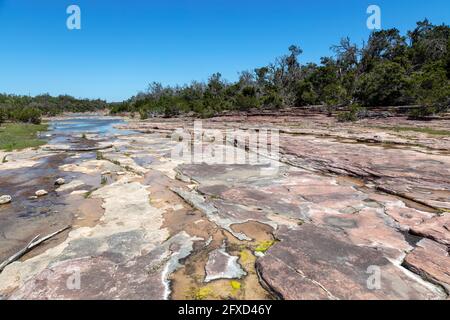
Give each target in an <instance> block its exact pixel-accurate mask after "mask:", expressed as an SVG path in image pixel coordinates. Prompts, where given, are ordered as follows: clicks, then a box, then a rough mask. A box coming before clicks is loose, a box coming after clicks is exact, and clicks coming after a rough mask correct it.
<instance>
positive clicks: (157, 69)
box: [0, 0, 450, 101]
mask: <svg viewBox="0 0 450 320" xmlns="http://www.w3.org/2000/svg"><path fill="white" fill-rule="evenodd" d="M71 4H76V5H79V6H80V8H81V24H82V28H81V30H68V29H67V27H66V19H67V17H68V14H67V13H66V8H67V7H68V6H69V5H71ZM370 4H377V5H379V6H380V7H381V10H382V27H383V28H390V27H397V28H398V29H400V30H401V31H402V32H405V31H406V30H408V29H411V28H414V26H415V22H416V21H418V20H421V19H423V18H425V17H427V18H428V19H430V20H431V21H432V22H433V23H435V24H440V23H443V22H445V23H447V24H448V23H449V22H450V1H448V0H427V1H423V0H373V1H366V0H335V1H331V0H313V1H312V0H207V1H206V0H164V1H163V0H159V1H152V0H148V1H133V0H128V1H114V0H109V1H106V0H71V1H65V0H28V1H24V0H0V39H1V40H0V92H6V93H15V94H31V95H36V94H39V93H46V92H48V93H50V94H52V95H58V94H71V95H74V96H76V97H88V98H102V99H107V100H108V101H119V100H122V99H126V98H128V97H130V96H132V95H134V94H136V93H137V92H138V91H139V90H144V89H145V88H146V86H147V84H148V83H150V82H152V81H160V82H162V83H163V84H177V83H179V84H183V83H187V82H190V81H191V80H206V79H207V78H208V76H209V75H210V74H211V73H213V72H221V73H222V75H223V76H224V77H225V78H227V79H229V80H234V79H236V78H237V73H238V71H242V70H246V69H253V68H255V67H259V66H262V65H266V64H267V63H269V62H271V61H273V60H274V58H275V57H277V56H280V55H282V54H284V53H285V52H286V51H287V47H288V46H289V45H290V44H298V45H300V46H301V47H302V48H303V50H304V54H303V55H302V56H301V61H303V62H307V61H314V62H318V61H319V59H320V57H322V56H326V55H329V54H330V50H329V48H330V46H331V45H332V44H336V43H338V42H339V39H340V38H341V37H343V36H350V37H351V39H352V40H353V41H355V42H357V43H361V42H362V41H363V40H364V39H367V36H368V34H369V32H370V31H369V30H368V29H367V28H366V20H367V17H368V15H367V14H366V9H367V7H368V6H369V5H370Z"/></svg>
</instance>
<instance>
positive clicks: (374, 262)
mask: <svg viewBox="0 0 450 320" xmlns="http://www.w3.org/2000/svg"><path fill="white" fill-rule="evenodd" d="M275 235H276V237H277V238H278V239H280V242H278V243H277V244H275V245H274V246H273V247H272V248H270V249H269V251H268V252H267V254H266V255H265V256H264V257H262V258H260V259H258V260H257V269H258V270H259V273H260V276H261V278H262V280H263V281H264V282H265V283H266V284H267V285H268V286H269V287H270V288H272V290H274V291H275V292H277V293H278V294H279V295H280V296H281V297H282V298H284V299H442V298H445V297H446V294H445V293H444V292H443V291H442V290H441V289H440V288H439V287H436V286H433V285H431V284H430V283H427V282H424V281H421V280H420V279H418V277H417V276H415V275H413V274H412V273H411V274H409V273H408V271H406V270H402V268H401V267H399V266H397V265H395V264H393V263H391V262H390V261H389V260H388V259H386V258H385V257H384V256H383V254H382V253H381V252H379V251H377V250H376V249H372V248H367V247H361V246H356V245H354V244H352V243H351V242H349V241H348V240H347V239H345V237H343V236H342V235H340V234H337V233H335V232H332V231H330V230H328V229H327V228H323V227H317V226H314V225H312V224H304V225H302V226H300V227H299V228H298V229H297V230H292V229H288V228H286V227H282V228H280V229H279V230H278V231H277V232H276V233H275ZM378 276H379V279H377V278H376V277H378Z"/></svg>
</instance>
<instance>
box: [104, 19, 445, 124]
mask: <svg viewBox="0 0 450 320" xmlns="http://www.w3.org/2000/svg"><path fill="white" fill-rule="evenodd" d="M449 37H450V27H449V26H448V25H445V24H442V25H433V24H432V23H430V22H429V21H428V20H424V21H420V22H418V23H417V26H416V28H415V29H414V30H412V31H408V32H407V34H406V35H402V34H401V33H400V31H399V30H397V29H388V30H380V31H375V32H373V33H372V34H371V35H370V37H369V39H368V40H367V42H366V43H364V44H363V45H362V46H358V45H356V44H355V43H353V42H352V41H351V40H350V39H349V38H343V39H342V40H341V41H340V43H339V44H337V45H334V46H332V47H331V50H332V52H333V55H332V56H329V57H323V58H321V62H320V64H316V63H303V64H302V63H300V60H301V59H300V58H301V54H302V53H303V50H302V48H300V47H299V46H297V45H292V46H290V47H289V51H288V53H287V54H286V55H284V56H281V57H279V58H277V59H276V60H275V61H274V62H273V63H270V64H269V65H267V66H263V67H260V68H256V69H254V70H250V71H243V72H241V73H240V75H239V79H238V80H237V81H235V82H228V81H226V80H224V79H223V78H222V76H221V74H220V73H215V74H213V75H211V76H210V77H209V79H208V81H207V82H206V83H204V82H196V81H194V82H192V83H191V84H188V85H184V86H163V85H162V84H160V83H157V82H154V83H152V84H150V85H149V87H148V89H147V90H146V91H145V92H141V93H139V94H137V95H136V96H134V97H132V98H130V99H129V100H127V101H124V102H123V103H120V104H115V105H114V106H113V107H112V108H111V112H112V113H120V112H138V113H139V114H140V116H141V118H147V117H149V116H152V115H161V114H163V115H165V116H167V117H171V116H175V115H177V114H180V113H186V112H194V113H196V114H197V115H200V116H202V117H210V116H212V115H214V114H217V113H220V112H222V111H225V110H242V111H247V110H250V109H253V108H274V109H278V108H284V107H301V106H309V105H322V106H324V108H326V110H328V111H329V112H330V113H331V112H332V111H333V110H334V109H335V108H337V107H347V108H348V110H349V111H348V112H346V113H343V114H341V115H340V116H341V118H342V119H344V120H345V119H347V120H354V119H355V118H357V117H358V115H359V114H363V112H362V111H364V110H368V109H369V110H370V108H372V107H377V106H400V105H416V106H419V108H414V109H413V110H414V111H413V113H412V114H411V116H415V117H424V116H427V115H431V114H435V113H438V112H441V111H444V110H446V109H447V108H448V106H449V104H450V98H449V97H450V81H449V78H450V41H449Z"/></svg>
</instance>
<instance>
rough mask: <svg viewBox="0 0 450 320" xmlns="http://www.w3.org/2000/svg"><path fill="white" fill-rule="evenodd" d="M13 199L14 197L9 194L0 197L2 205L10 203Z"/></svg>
mask: <svg viewBox="0 0 450 320" xmlns="http://www.w3.org/2000/svg"><path fill="white" fill-rule="evenodd" d="M11 201H12V198H11V196H9V195H3V196H1V197H0V205H2V204H7V203H10V202H11Z"/></svg>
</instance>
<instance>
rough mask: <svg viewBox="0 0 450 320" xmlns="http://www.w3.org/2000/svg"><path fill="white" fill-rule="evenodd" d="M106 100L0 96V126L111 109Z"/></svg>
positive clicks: (63, 96) (47, 96)
mask: <svg viewBox="0 0 450 320" xmlns="http://www.w3.org/2000/svg"><path fill="white" fill-rule="evenodd" d="M109 107H110V105H109V104H108V103H107V102H106V101H104V100H99V99H98V100H89V99H77V98H74V97H72V96H69V95H60V96H57V97H52V96H50V95H49V94H43V95H38V96H35V97H30V96H20V95H12V94H0V124H1V123H2V122H4V121H7V120H9V121H14V122H29V123H33V124H39V123H40V122H41V118H42V116H43V115H46V116H56V115H58V114H61V113H63V112H89V111H98V110H103V109H107V108H109Z"/></svg>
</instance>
